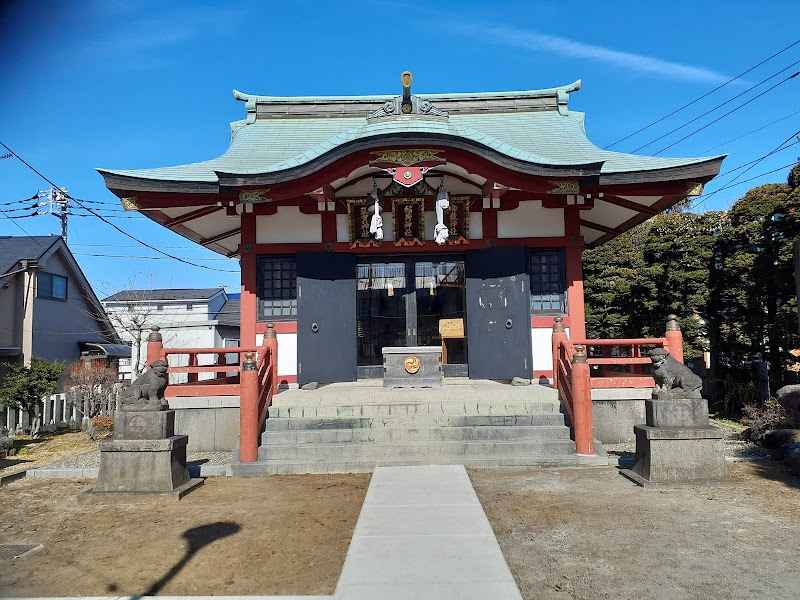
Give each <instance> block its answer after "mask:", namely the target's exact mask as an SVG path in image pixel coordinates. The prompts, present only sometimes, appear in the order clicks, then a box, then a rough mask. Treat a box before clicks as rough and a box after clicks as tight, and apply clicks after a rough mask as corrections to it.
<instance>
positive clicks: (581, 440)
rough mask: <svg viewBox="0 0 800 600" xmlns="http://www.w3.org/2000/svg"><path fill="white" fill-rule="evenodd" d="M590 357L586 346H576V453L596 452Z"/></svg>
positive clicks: (574, 380) (573, 373)
mask: <svg viewBox="0 0 800 600" xmlns="http://www.w3.org/2000/svg"><path fill="white" fill-rule="evenodd" d="M589 377H590V375H589V358H588V357H587V355H586V346H582V345H580V344H579V345H577V346H575V354H574V355H573V357H572V399H573V401H574V404H573V406H572V419H573V423H572V426H573V428H574V430H575V453H576V454H584V455H593V454H594V425H593V423H592V387H591V383H590V380H589Z"/></svg>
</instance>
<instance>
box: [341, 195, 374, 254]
mask: <svg viewBox="0 0 800 600" xmlns="http://www.w3.org/2000/svg"><path fill="white" fill-rule="evenodd" d="M368 208H369V204H367V199H366V198H350V199H348V200H347V223H348V225H349V229H350V243H351V244H352V243H355V242H361V243H362V244H363V243H367V242H369V241H370V240H372V235H371V234H370V232H369V224H370V220H371V218H372V216H371V215H370V214H369V212H368V210H367V209H368Z"/></svg>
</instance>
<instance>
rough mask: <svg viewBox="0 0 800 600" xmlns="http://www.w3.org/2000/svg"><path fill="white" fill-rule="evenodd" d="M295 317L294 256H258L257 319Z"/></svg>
mask: <svg viewBox="0 0 800 600" xmlns="http://www.w3.org/2000/svg"><path fill="white" fill-rule="evenodd" d="M296 318H297V262H296V261H295V258H294V256H259V257H258V320H259V321H268V320H271V319H275V320H283V321H292V320H295V319H296Z"/></svg>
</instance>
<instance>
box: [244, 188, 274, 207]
mask: <svg viewBox="0 0 800 600" xmlns="http://www.w3.org/2000/svg"><path fill="white" fill-rule="evenodd" d="M268 191H269V188H264V189H263V190H240V191H239V202H241V203H242V204H259V203H261V202H272V199H271V198H265V197H264V194H266V193H267V192H268Z"/></svg>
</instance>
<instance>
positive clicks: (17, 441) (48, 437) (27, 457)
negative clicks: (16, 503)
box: [0, 431, 97, 475]
mask: <svg viewBox="0 0 800 600" xmlns="http://www.w3.org/2000/svg"><path fill="white" fill-rule="evenodd" d="M14 448H15V449H16V450H17V453H16V455H14V456H7V457H6V458H2V459H0V472H2V473H3V474H4V475H5V474H7V473H12V472H15V471H22V470H25V469H32V468H34V467H38V466H41V465H45V464H48V463H51V462H54V461H57V460H61V459H62V458H67V457H68V456H72V455H74V454H80V453H82V452H89V451H90V450H94V449H96V448H97V442H93V441H92V440H90V439H89V437H88V436H87V435H86V434H85V433H82V432H80V431H67V432H56V433H44V434H42V435H41V436H40V437H39V439H36V440H34V439H31V437H30V436H29V435H23V436H17V437H15V438H14Z"/></svg>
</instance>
